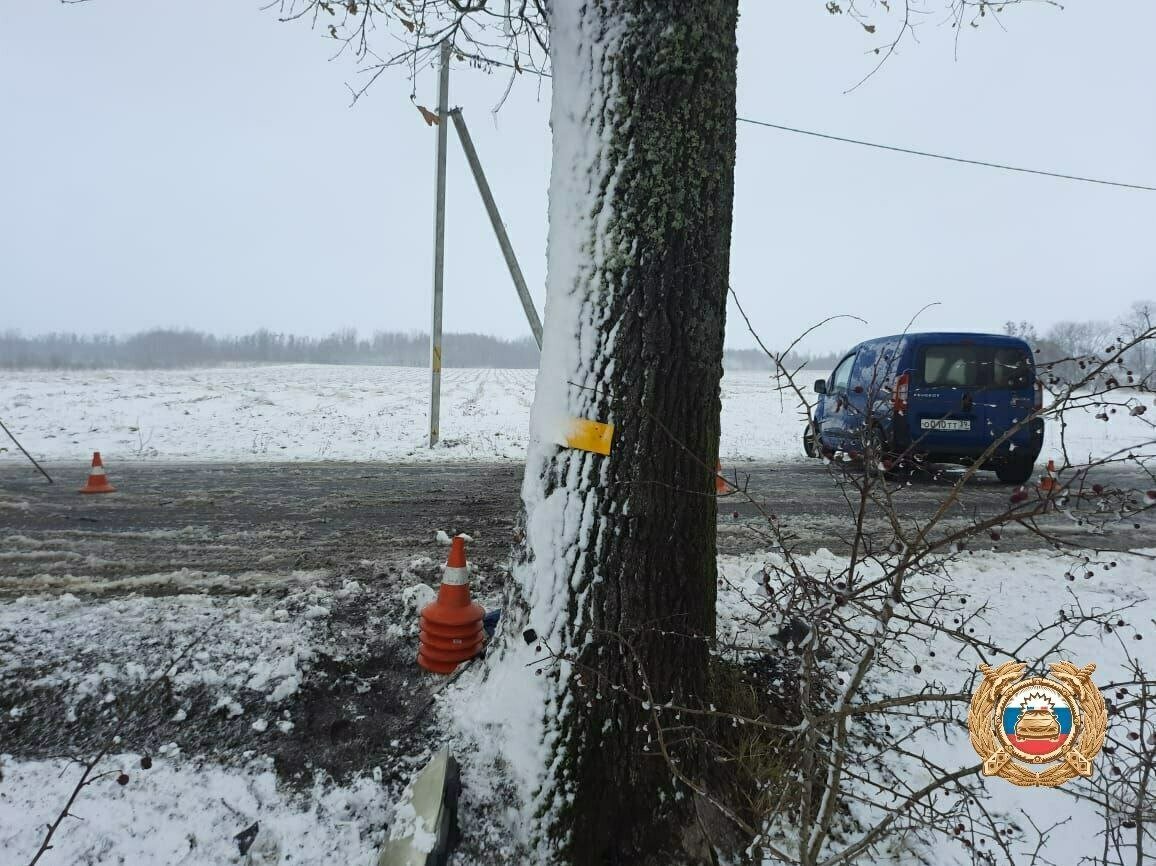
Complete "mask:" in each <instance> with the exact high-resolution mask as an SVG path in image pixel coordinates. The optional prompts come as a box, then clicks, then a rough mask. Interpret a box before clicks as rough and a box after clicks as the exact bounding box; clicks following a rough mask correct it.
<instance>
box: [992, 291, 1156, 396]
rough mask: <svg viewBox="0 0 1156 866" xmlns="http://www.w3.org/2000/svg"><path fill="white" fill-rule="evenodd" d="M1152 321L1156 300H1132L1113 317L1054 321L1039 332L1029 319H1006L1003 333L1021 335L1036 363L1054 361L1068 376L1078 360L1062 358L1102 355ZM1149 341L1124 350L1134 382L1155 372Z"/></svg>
mask: <svg viewBox="0 0 1156 866" xmlns="http://www.w3.org/2000/svg"><path fill="white" fill-rule="evenodd" d="M1154 324H1156V302H1153V301H1135V302H1134V303H1133V304H1132V305H1131V306H1130V307H1129V308H1128V311H1127V312H1125V313H1124V314H1123V315H1120V316H1118V317H1116V318H1115V319H1112V320H1108V319H1081V320H1079V321H1064V322H1056V323H1055V324H1054V325H1052V326H1051V327H1049V328H1047V329H1046V330H1045V331H1043V332H1042V333H1040V332H1039V331H1038V330H1037V329H1036V326H1035V325H1034V324H1032V323H1031V322H1007V323H1005V325H1004V333H1006V334H1011V335H1012V336H1014V337H1022V338H1023V339H1024V340H1026V341H1027V342H1028V344H1029V345H1030V346H1031V347H1032V349H1033V351H1034V353H1035V356H1036V362H1037V363H1041V364H1047V363H1054V364H1056V369H1057V372H1058V373H1060V374H1061V375H1063V376H1065V377H1069V376H1072V375H1074V373H1075V371H1074V370H1072V369H1066V368H1067V367H1073V366H1075V365H1076V363H1077V362H1070V363H1065V359H1067V358H1079V357H1081V356H1086V355H1096V354H1103V353H1104V352H1106V351H1108V349H1109V347H1110V346H1112V345H1113V344H1114V343H1116V342H1121V343H1127V342H1131V341H1133V340H1135V339H1136V338H1138V337H1140V336H1141V335H1143V334H1147V333H1150V332H1151V331H1152V328H1153V325H1154ZM1151 342H1152V341H1151V340H1143V341H1142V342H1140V343H1139V344H1138V345H1136V346H1135V348H1133V349H1132V350H1131V351H1129V352H1126V353H1124V359H1123V360H1124V362H1125V363H1126V364H1127V366H1128V368H1129V369H1130V370H1131V371H1132V373H1133V375H1134V378H1135V379H1136V380H1137V381H1139V380H1140V379H1142V378H1144V377H1148V376H1151V375H1152V374H1153V373H1156V352H1154V351H1153V349H1152V346H1151V345H1150V344H1151Z"/></svg>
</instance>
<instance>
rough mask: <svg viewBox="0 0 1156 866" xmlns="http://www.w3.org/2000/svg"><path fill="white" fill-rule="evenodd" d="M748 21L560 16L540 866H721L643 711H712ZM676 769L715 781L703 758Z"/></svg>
mask: <svg viewBox="0 0 1156 866" xmlns="http://www.w3.org/2000/svg"><path fill="white" fill-rule="evenodd" d="M737 5H738V4H737V0H650V2H646V0H585V2H572V0H555V2H553V3H552V4H551V9H550V17H551V21H550V27H551V60H552V66H553V73H554V79H553V107H552V115H551V126H552V129H553V141H554V144H553V171H552V176H551V182H550V202H549V216H550V232H549V253H548V292H547V301H546V314H545V340H544V346H543V353H542V363H541V370H540V372H539V376H538V383H537V392H536V397H535V403H534V409H533V413H532V422H531V444H530V449H529V454H528V456H527V468H526V478H525V482H524V486H523V499H524V502H525V506H526V515H525V517H526V526H525V542H524V545H523V549H522V552H521V556H520V558H519V561H518V562H517V563H516V566H515V569H514V578H515V581H514V582H515V591H516V592H517V593H520V594H521V596H522V607H521V611H522V612H521V614H519V613H516V612H515V613H514V616H513V617H511V620H512V622H511V623H510V625H511V626H512V627H514V628H519V630H520V627H527V626H528V627H533V628H534V629H535V630H536V631H537V633H538V634H539V635H540V636H541V639H542V640H543V642H544V643H545V645H546V646H545V647H543V648H542V652H546V648H547V647H548V648H549V650H550V651H551V652H554V653H556V654H557V655H558V656H559V657H561V658H562V659H563V660H562V661H561V662H560V663H558V664H556V665H554V666H552V667H549V668H547V670H545V671H544V672H542V673H541V674H540V681H541V689H542V691H543V692H544V694H542V695H541V696H542V697H544V700H545V711H544V715H543V717H542V721H541V744H540V745H541V756H542V758H543V762H544V764H545V767H546V769H545V770H544V774H543V776H542V777H541V779H540V788H539V790H538V791H537V798H536V803H537V808H538V811H537V826H538V827H539V828H540V835H539V838H538V844H539V846H540V847H539V851H538V852H537V853H538V855H539V856H540V857H541V858H542V859H543V861H545V860H547V859H556V860H560V861H563V862H568V863H572V864H583V866H584V864H599V866H601V864H617V863H623V864H627V863H628V864H646V863H663V864H670V863H680V862H696V863H697V862H709V855H708V854H707V853H706V852H705V850H704V848H703V846H702V840H701V833H699V831H698V828H699V826H700V823H701V822H700V821H699V820H697V819H696V814H695V811H696V798H695V797H693V796H691V795H690V791H689V790H688V789H687V788H685V787H682V786H680V785H678V784H677V783H676V782H675V781H674V778H673V773H672V770H671V767H670V766H668V765H667V763H666V762H665V760H664V759H663V757H661V756H660V748H659V742H658V739H657V737H656V730H655V728H654V725H653V724H652V715H651V713H652V711H651V710H648V709H646V708H645V704H644V703H643V699H646V698H647V696H649V699H651V700H653V701H654V702H656V703H658V704H665V703H667V702H670V701H672V702H673V703H674V704H676V705H690V706H702V705H704V704H705V703H706V696H707V694H708V685H709V671H708V662H709V655H708V647H707V642H708V641H709V640H710V639H712V638H713V637H714V631H715V609H714V607H715V582H716V561H715V557H716V547H715V528H716V511H717V509H716V501H715V498H714V467H715V461H716V458H717V456H718V439H719V409H720V398H719V381H720V379H721V377H722V353H723V329H724V322H725V315H726V298H727V285H728V283H727V281H728V274H729V259H730V242H731V209H732V198H733V183H734V160H735V65H736V57H737V45H736V35H735V29H736V24H737V16H738V10H737ZM569 418H585V419H592V420H597V421H602V422H610V423H613V424H614V439H613V446H612V449H611V451H610V454H609V456H605V457H604V456H601V455H597V454H593V453H588V452H585V451H580V450H573V449H568V448H564V447H560V446H559V445H558V444H556V443H557V442H558V441H560V440H561V439H562V438H564V437H563V431H564V429H565V425H566V423H567V419H569ZM540 694H541V693H540ZM666 716H667V717H666V718H665V719H664V721H666V722H668V723H673V718H672V716H673V712H668V713H667V714H666ZM681 724H694V720H693V719H691V718H690V717H687V716H684V717H683V720H682V722H681ZM677 739H681V737H678V738H677ZM671 754H672V756H673V757H676V758H677V759H678V760H679V767H681V768H683V769H684V771H685V772H686V773H687V774H688V775H690V776H692V777H700V776H701V771H702V769H703V767H702V766H701V765H702V759H701V751H700V750H699V749H697V748H696V747H695V746H693V745H689V746H688V745H683V746H678V747H675V746H671Z"/></svg>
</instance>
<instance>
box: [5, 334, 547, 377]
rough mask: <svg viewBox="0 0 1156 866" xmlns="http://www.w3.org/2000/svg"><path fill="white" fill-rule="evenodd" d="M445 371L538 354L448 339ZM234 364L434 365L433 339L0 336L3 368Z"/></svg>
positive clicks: (476, 337)
mask: <svg viewBox="0 0 1156 866" xmlns="http://www.w3.org/2000/svg"><path fill="white" fill-rule="evenodd" d="M442 358H443V363H444V365H445V366H447V367H536V366H537V365H538V347H537V346H536V345H535V344H534V341H533V340H532V339H531V338H530V337H524V338H521V339H517V340H503V339H501V338H499V337H492V336H488V335H486V334H469V333H467V334H445V335H444V337H443V345H442ZM229 364H379V365H391V366H414V367H418V366H425V365H428V364H429V336H428V335H426V334H420V333H409V334H406V333H388V332H383V331H379V332H377V333H375V334H374V335H373V336H372V337H359V336H358V333H357V331H356V330H355V329H353V328H347V329H345V330H341V331H337V332H336V333H333V334H330V335H329V336H328V337H302V336H297V335H295V334H281V333H276V332H273V331H268V330H264V329H263V330H260V331H254V332H253V333H251V334H245V335H243V336H237V337H218V336H214V335H212V334H204V333H201V332H199V331H192V330H176V329H163V328H158V329H154V330H150V331H142V332H141V333H138V334H133V335H131V336H127V337H116V336H111V335H107V334H98V335H93V336H86V335H80V334H71V333H53V334H41V335H39V336H35V337H25V336H21V335H20V334H19V333H16V332H12V331H9V332H7V333H4V334H0V368H6V369H28V368H40V369H54V370H55V369H95V368H101V369H103V368H130V369H169V368H179V367H211V366H221V365H229Z"/></svg>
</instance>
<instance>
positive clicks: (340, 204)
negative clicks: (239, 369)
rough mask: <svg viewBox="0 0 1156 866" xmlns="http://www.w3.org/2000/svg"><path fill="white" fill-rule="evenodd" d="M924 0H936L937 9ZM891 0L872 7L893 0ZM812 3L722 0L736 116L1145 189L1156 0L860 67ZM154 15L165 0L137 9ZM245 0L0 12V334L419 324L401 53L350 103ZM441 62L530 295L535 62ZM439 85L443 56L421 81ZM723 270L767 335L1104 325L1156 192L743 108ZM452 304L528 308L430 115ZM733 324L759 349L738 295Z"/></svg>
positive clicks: (424, 281)
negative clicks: (530, 68)
mask: <svg viewBox="0 0 1156 866" xmlns="http://www.w3.org/2000/svg"><path fill="white" fill-rule="evenodd" d="M937 2H938V0H928V3H929V4H931V5H932V6H934V7H935V8H939V7H938V6H936V5H935V4H936V3H937ZM898 5H900V4H895V3H893V4H892V7H893V8H895V7H896V6H898ZM823 7H824V3H823V2H822V0H792V2H789V3H784V2H776V3H771V2H763V0H746V2H744V3H742V6H741V8H742V12H743V14H742V18H741V21H740V25H739V44H740V51H739V95H738V102H739V113H740V115H743V116H746V117H751V118H757V119H763V120H769V121H771V122H775V123H782V124H787V125H792V126H798V127H804V128H808V129H815V130H820V131H825V132H830V133H833V134H837V135H845V136H852V137H859V138H864V139H868V140H874V141H880V142H885V143H892V144H898V145H902V146H908V147H914V148H919V149H926V150H933V151H939V152H945V153H949V154H958V155H963V156H969V157H973V158H977V159H984V160H991V161H997V162H1007V163H1011V164H1014V165H1024V166H1031V167H1038V168H1044V169H1050V170H1055V171H1062V172H1068V173H1073V174H1085V175H1091V176H1097V177H1106V178H1113V179H1119V180H1124V181H1132V182H1138V183H1144V184H1148V185H1156V89H1153V81H1156V53H1153V52H1152V50H1151V40H1152V38H1153V33H1156V3H1152V2H1151V0H1118V2H1113V3H1104V2H1102V0H1101V2H1092V0H1074V2H1072V3H1070V4H1068V6H1067V8H1066V9H1065V10H1064V11H1062V12H1061V11H1059V10H1057V9H1054V8H1052V7H1049V6H1046V5H1044V4H1026V5H1025V6H1023V7H1020V8H1013V9H1009V10H1007V11H1005V12H1004V13H1003V15H1002V18H1001V20H1002V22H1003V25H1004V28H1006V29H1001V28H1000V27H999V26H998V24H996V23H995V22H993V21H992V20H991V19H992V17H993V16H989V17H988V19H985V21H984V26H983V27H982V28H980V29H978V30H972V29H970V28H968V30H967V32H965V33H964V34H962V39H961V41H960V43H959V47H958V58H955V57H954V44H953V43H954V36H955V34H954V31H952V30H951V29H950V28H949V27H947V26H944V25H942V20H943V17H942V16H941V15H938V14H933V15H926V16H922V20H923V23H922V24H921V25H920V27H919V29H918V36H919V42H918V44H916V43H915V42H913V41H910V40H908V41H906V42H905V43H904V45H903V48H902V50H901V51H900V53H899V54H898V55H897V56H895V57H893V58H892V59H891V60H890V62H889V63H888V64H887V65H885V66H884V68H883V69H882V70H881V71H880V72H879V74H878V75H877V76H875V77H874V78H873V79H871V80H870V81H868V82H867V83H866V84H865V85H863V86H862V87H860V88H858V89H857V90H855V91H854V92H852V93H849V94H848V93H846V92H845V91H846V90H847V89H848V88H849V87H851V86H852V85H853V84H855V82H856V81H858V80H859V78H860V77H862V75H863V74H865V73H866V72H867V71H868V70H869V69H870V68H871V66H872V65H873V62H874V60H875V57H874V55H873V54H871V53H870V49H871V48H872V47H874V46H875V45H876V44H879V43H880V41H881V40H880V39H879V37H880V36H881V35H883V34H885V33H888V32H891V31H892V30H893V28H894V27H895V26H897V24H898V22H897V21H896V20H895V19H894V15H891V16H888V15H886V14H884V13H883V11H882V9H881V8H880V10H879V15H878V17H877V18H875V19H873V20H874V21H875V22H876V24H877V27H878V32H877V34H876V36H874V37H872V36H869V35H868V34H867V33H866V32H865V31H864V30H863V29H862V28H860V27H859V26H858V25H856V24H855V23H854V22H852V21H851V20H850V19H848V18H847V17H846V16H837V17H833V16H831V15H829V14H827V13H826V12H825V11H824V8H823ZM162 9H163V12H162V11H160V10H162ZM332 46H333V43H332V42H327V41H326V40H324V39H322V38H321V37H320V36H319V35H318V34H317V33H315V32H311V31H310V30H309V29H308V27H307V26H303V25H301V24H296V25H289V24H280V23H278V22H277V21H276V19H275V17H274V15H273V14H271V13H267V12H265V13H263V12H261V11H259V8H258V5H257V4H256V3H253V4H247V3H244V2H237V0H198V2H189V3H164V4H156V3H145V2H143V0H93V2H90V3H83V4H78V5H61V4H58V3H52V2H47V0H42V2H37V3H19V4H17V3H5V4H2V5H0V130H2V136H0V157H2V158H0V328H4V329H7V328H17V329H19V330H21V331H23V332H24V333H26V334H35V333H40V332H44V331H50V330H76V331H82V332H112V333H127V332H131V331H135V330H139V329H142V328H147V327H152V326H188V327H192V328H197V329H202V330H207V331H212V332H216V333H241V332H246V331H250V330H253V329H256V328H260V327H266V328H270V329H273V330H279V331H289V332H295V333H304V334H313V335H322V334H325V333H328V332H330V331H332V330H335V329H337V328H341V327H349V326H352V327H356V328H358V329H359V330H360V331H361V332H363V333H369V332H372V331H374V330H425V329H428V327H429V307H430V284H431V262H432V228H433V206H432V198H433V169H434V157H433V145H434V138H435V136H434V131H433V130H432V129H430V128H428V127H427V126H426V125H425V124H424V123H423V122H422V121H421V118H420V116H419V114H418V112H417V111H416V110H415V109H414V108H413V106H412V103H411V102H410V99H409V93H410V88H411V86H413V85H411V83H410V82H409V81H408V80H407V79H406V78H405V75H404V72H402V71H398V72H397V74H394V75H387V76H383V77H382V78H381V79H379V82H378V84H377V85H375V87H374V88H373V89H372V90H371V91H370V93H369V94H368V95H367V96H366V97H365V98H364V99H363V100H361V101H360V102H359V103H358V104H357V105H356V106H354V107H352V108H351V107H349V98H348V91H347V90H346V87H345V82H346V81H353V80H355V79H356V76H357V73H356V69H355V68H354V67H353V65H352V64H350V63H348V62H346V61H344V60H337V61H334V62H330V61H329V59H328V58H329V52H330V50H331V48H332ZM505 85H506V79H505V77H504V76H502V75H497V74H495V75H487V74H485V73H483V72H480V71H478V70H474V69H469V68H465V67H463V68H461V69H456V68H455V71H454V73H453V76H452V81H451V88H450V96H451V103H452V104H457V105H460V106H462V107H463V111H464V113H465V116H466V118H467V120H468V121H469V123H470V125H471V129H472V131H473V133H474V138H475V142H476V144H477V147H478V150H479V152H480V154H481V158H482V160H483V163H484V165H485V167H486V170H487V172H488V174H489V176H490V181H491V185H492V186H493V189H494V192H495V196H496V198H497V200H498V204H499V207H500V208H501V210H502V213H503V217H504V219H505V222H506V224H507V226H508V228H509V231H510V234H511V236H512V239H513V244H514V247H515V249H516V251H517V253H518V256H519V258H520V259H521V263H522V268H523V271H524V272H525V274H526V277H527V280H528V282H529V283H530V286H531V289H532V291H533V292H534V295H535V298H536V299H537V301H538V303H539V307H541V303H542V300H543V294H544V291H543V283H544V278H545V273H544V272H545V238H546V223H545V215H546V200H545V198H546V185H547V179H548V175H549V156H550V140H549V129H548V126H547V119H548V112H549V100H550V92H549V83H548V82H539V81H536V80H534V79H532V78H529V77H524V78H522V79H520V80H519V81H518V82H517V85H516V86H515V88H514V91H513V93H512V95H511V97H510V98H509V100H508V101H507V102H506V103H505V105H504V107H503V108H502V109H501V111H500V112H499V113H497V114H496V115H495V114H492V113H491V109H492V108H493V106H494V105H495V104H496V103H497V102H498V100H499V98H500V96H501V93H502V90H503V89H504V88H505ZM416 88H417V93H418V101H419V102H422V103H424V104H426V105H431V106H432V105H434V104H435V103H436V81H435V79H434V75H433V74H432V73H426V74H424V75H423V76H421V77H419V79H418V80H417V82H416ZM738 136H739V138H738V141H739V144H738V165H737V171H736V197H735V224H734V246H733V251H732V281H733V283H734V285H735V287H736V289H737V291H738V292H739V293H740V297H741V298H742V299H743V302H744V305H745V306H746V307H747V311H748V313H749V314H750V315H751V317H752V319H753V321H754V323H755V325H756V327H757V328H758V329H759V331H760V333H761V334H762V335H763V336H764V337H765V339H766V340H767V341H768V342H769V343H770V344H771V345H772V346H781V345H784V344H785V343H786V342H789V340H790V339H791V338H793V336H794V335H795V334H797V333H798V332H800V331H801V330H803V329H804V328H806V327H807V326H808V325H810V324H812V323H813V322H815V321H817V320H818V319H821V318H823V317H825V316H828V315H831V314H834V313H853V314H856V315H859V316H861V317H863V318H865V319H867V320H868V323H869V324H867V325H860V324H857V323H841V324H835V325H831V326H828V327H827V328H825V329H824V330H822V331H820V332H819V333H817V334H815V335H814V336H812V337H811V338H809V339H808V340H807V342H806V343H805V344H804V348H805V349H811V350H816V351H818V350H828V349H840V348H843V347H845V346H847V345H849V344H851V343H853V342H855V341H857V340H860V339H865V338H867V337H870V336H873V335H879V334H882V333H890V332H894V331H896V330H899V329H902V328H903V327H904V325H905V324H906V322H907V320H908V319H909V318H910V317H911V316H912V315H913V314H914V313H915V312H916V311H917V310H918V309H919V308H920V307H922V306H923V305H924V304H926V303H928V302H931V301H939V302H940V304H941V305H940V306H938V307H935V308H933V309H932V310H930V311H927V312H925V313H924V314H923V315H922V317H921V318H920V319H919V323H920V325H921V326H922V327H923V328H924V329H945V328H953V329H963V330H990V329H999V327H1000V326H1001V325H1002V323H1003V322H1004V320H1006V319H1009V318H1010V319H1029V320H1032V321H1034V322H1036V323H1037V324H1038V325H1040V326H1041V327H1042V326H1046V325H1048V324H1050V323H1051V322H1054V321H1056V320H1058V319H1079V318H1112V317H1114V316H1115V315H1116V314H1118V313H1119V312H1121V311H1123V309H1124V308H1126V307H1127V305H1128V304H1129V303H1131V302H1132V301H1133V300H1136V299H1140V298H1151V297H1154V296H1156V239H1154V231H1153V230H1154V228H1156V193H1151V192H1138V191H1130V190H1120V189H1113V188H1109V187H1098V186H1092V185H1087V184H1074V183H1069V182H1065V181H1059V180H1051V179H1044V178H1036V177H1029V176H1025V175H1017V174H1010V173H1006V172H1001V171H994V170H991V169H984V168H977V167H970V166H962V165H955V164H950V163H944V162H938V161H930V160H924V159H917V158H913V157H909V156H902V155H898V154H892V153H884V152H881V151H876V150H872V149H868V148H863V147H854V146H850V145H845V144H838V143H833V142H826V141H820V140H817V139H812V138H806V137H801V136H795V135H791V134H787V133H783V132H778V131H775V130H770V129H761V128H757V127H752V126H748V125H744V124H740V126H739V131H738ZM450 144H451V149H450V158H449V217H448V224H447V270H446V308H445V326H446V328H447V330H477V331H485V332H489V333H494V334H499V335H503V336H520V335H523V334H527V333H528V329H527V327H526V325H525V321H524V318H523V316H522V312H521V309H520V307H519V305H518V303H517V299H516V297H515V295H514V291H513V288H512V286H511V285H510V281H509V277H508V275H507V273H506V271H505V267H504V265H503V262H502V259H501V256H500V253H499V251H498V247H497V244H496V243H495V241H494V238H493V236H492V233H491V230H490V228H489V225H488V222H487V221H486V218H485V214H484V211H483V209H482V206H481V203H480V200H479V199H478V196H477V193H476V190H475V188H474V185H473V181H472V179H471V177H470V175H469V173H468V168H467V166H466V164H465V160H464V158H463V157H462V154H461V151H460V148H459V147H458V146H457V143H456V141H455V140H454V138H453V135H452V134H451V137H450ZM728 325H729V327H728V343H729V344H730V345H733V346H736V347H745V346H749V345H751V344H752V341H751V339H750V337H749V336H748V335H747V334H746V332H745V328H744V326H743V324H742V321H741V319H740V318H739V317H738V316H737V314H736V312H735V311H734V310H733V309H732V312H731V315H730V318H729V321H728Z"/></svg>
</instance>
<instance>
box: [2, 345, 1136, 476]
mask: <svg viewBox="0 0 1156 866" xmlns="http://www.w3.org/2000/svg"><path fill="white" fill-rule="evenodd" d="M822 375H825V374H824V372H823V371H818V372H816V371H809V372H808V371H804V373H801V374H800V378H801V380H802V381H803V382H804V383H810V382H811V381H813V380H814V379H815V378H817V377H819V376H822ZM534 376H535V371H533V370H484V369H478V370H459V369H450V370H445V371H444V372H443V378H442V388H443V390H442V405H441V437H442V442H441V444H440V445H439V446H438V447H437V448H434V449H430V448H428V447H426V445H425V442H426V440H427V435H428V433H427V430H428V418H427V407H428V403H429V373H428V371H426V370H422V369H418V368H414V367H368V366H366V367H357V366H348V367H345V366H324V365H287V366H267V367H231V368H215V369H205V370H180V371H156V370H148V371H132V370H94V371H86V372H36V371H15V372H6V373H5V374H4V376H3V377H2V378H0V419H3V420H4V422H5V423H6V424H7V425H8V426H9V428H10V429H11V430H12V431H13V432H14V433H15V434H16V435H17V436H18V437H20V439H21V440H22V442H23V444H24V446H25V447H26V448H28V450H29V451H30V452H32V454H33V455H35V456H36V457H37V458H43V459H46V460H59V461H84V460H86V459H87V458H88V457H90V456H91V454H92V452H93V451H100V452H101V453H102V455H103V456H104V457H105V458H107V459H111V460H113V461H119V462H123V461H126V460H169V461H174V460H176V461H191V460H214V461H252V460H276V461H282V460H385V461H436V462H444V461H451V460H453V461H457V460H465V461H488V460H523V459H524V458H525V454H526V437H527V430H528V428H529V416H530V404H531V402H532V400H533V396H534ZM808 393H809V384H808ZM722 398H723V412H722V442H721V452H722V457H723V460H724V461H725V462H737V461H743V460H763V461H782V460H797V459H799V458H800V457H801V456H802V446H801V438H802V429H803V421H802V420H801V418H800V415H799V412H798V407H797V406H796V405H795V404H794V403H792V402H791V401H790V400H789V399H788V398H787V397H786V396H785V395H780V394H779V393H778V392H776V391H775V386H774V381H773V380H772V379H771V377H770V376H769V375H768V374H766V373H755V372H735V373H728V374H727V375H726V376H725V377H724V379H723V386H722ZM1069 422H1070V423H1071V425H1072V426H1071V428H1070V429H1069V431H1068V440H1069V444H1070V446H1072V447H1071V451H1072V454H1073V457H1083V456H1085V455H1086V454H1087V453H1089V452H1095V453H1104V451H1106V450H1107V449H1108V448H1109V447H1110V446H1111V444H1112V443H1113V442H1115V441H1117V440H1119V439H1120V438H1121V437H1126V436H1129V435H1134V434H1136V433H1138V432H1140V422H1139V421H1138V420H1135V419H1126V418H1123V417H1121V418H1119V419H1116V418H1113V422H1112V424H1110V425H1108V424H1104V423H1103V422H1101V421H1096V420H1094V418H1093V417H1092V413H1083V412H1081V413H1072V417H1071V418H1069ZM1053 447H1054V431H1053V435H1051V436H1050V437H1049V450H1048V453H1046V454H1045V459H1046V457H1047V456H1054V452H1053V451H1051V450H1050V449H1051V448H1053ZM6 456H8V457H11V456H12V455H11V454H10V455H6Z"/></svg>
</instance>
